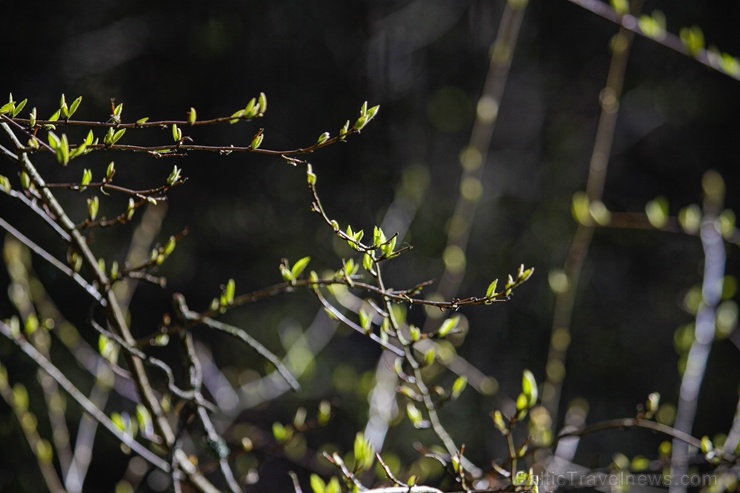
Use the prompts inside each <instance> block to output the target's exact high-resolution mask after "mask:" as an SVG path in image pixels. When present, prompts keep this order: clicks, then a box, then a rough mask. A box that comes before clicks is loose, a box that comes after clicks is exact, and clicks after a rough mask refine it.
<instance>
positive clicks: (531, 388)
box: [522, 370, 538, 409]
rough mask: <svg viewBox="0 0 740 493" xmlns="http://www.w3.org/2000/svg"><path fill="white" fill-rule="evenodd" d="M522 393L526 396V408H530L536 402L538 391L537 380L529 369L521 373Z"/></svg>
mask: <svg viewBox="0 0 740 493" xmlns="http://www.w3.org/2000/svg"><path fill="white" fill-rule="evenodd" d="M522 394H523V395H524V396H525V397H526V398H527V408H528V409H531V408H533V407H534V406H535V404H537V398H538V391H537V381H536V380H535V378H534V374H532V372H531V371H529V370H524V373H523V374H522Z"/></svg>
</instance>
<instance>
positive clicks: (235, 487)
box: [182, 331, 241, 493]
mask: <svg viewBox="0 0 740 493" xmlns="http://www.w3.org/2000/svg"><path fill="white" fill-rule="evenodd" d="M182 341H183V345H184V347H185V355H186V365H187V366H188V369H189V374H190V385H191V386H192V389H193V392H194V393H195V395H196V396H197V397H198V398H197V399H196V404H195V405H196V407H197V413H198V418H199V419H200V422H201V424H202V425H203V429H204V430H205V432H206V436H207V437H208V442H209V443H210V444H211V447H212V449H213V450H214V452H215V453H216V454H217V456H218V464H219V467H220V468H221V474H222V475H223V477H224V480H226V484H227V485H228V486H229V489H230V490H231V491H232V492H233V493H239V492H241V488H240V487H239V484H238V483H237V482H236V478H235V477H234V471H232V470H231V466H230V465H229V460H228V458H229V448H228V446H227V445H226V442H225V441H224V439H223V438H222V437H221V435H219V434H218V433H217V432H216V428H215V426H213V422H212V421H211V417H210V416H209V415H208V410H207V409H206V408H205V406H203V405H202V401H203V400H204V398H203V395H202V394H201V388H202V385H203V372H202V369H201V365H200V360H199V359H198V355H197V354H196V352H195V345H194V344H193V335H192V334H191V333H190V331H185V332H184V333H183V334H182Z"/></svg>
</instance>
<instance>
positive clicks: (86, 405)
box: [0, 321, 170, 472]
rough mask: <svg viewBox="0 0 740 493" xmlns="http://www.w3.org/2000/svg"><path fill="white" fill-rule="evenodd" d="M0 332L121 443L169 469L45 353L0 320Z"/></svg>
mask: <svg viewBox="0 0 740 493" xmlns="http://www.w3.org/2000/svg"><path fill="white" fill-rule="evenodd" d="M0 334H2V335H4V336H5V337H7V338H8V339H10V340H11V341H13V342H14V343H15V344H16V345H17V346H18V347H19V348H20V349H21V350H22V351H23V352H24V353H26V355H27V356H29V357H30V358H31V359H32V360H33V361H34V363H36V364H37V365H38V366H39V367H40V368H42V369H43V370H44V371H45V372H46V373H47V374H48V375H49V376H50V377H51V378H53V379H54V380H55V381H56V382H57V383H58V384H59V385H60V386H61V387H62V388H63V389H64V390H65V391H67V393H68V394H69V395H70V397H72V399H74V400H75V402H77V403H78V404H79V405H80V406H82V408H83V409H84V410H85V412H87V413H88V414H90V416H92V417H93V418H95V420H97V421H98V422H99V423H100V424H101V425H103V426H104V427H105V428H106V429H107V430H108V431H110V432H111V433H112V434H113V435H114V436H115V437H116V438H117V439H118V440H119V441H120V442H121V443H123V444H124V445H126V446H128V447H129V448H131V450H133V451H134V452H136V453H137V454H139V455H140V456H141V457H142V458H143V459H145V460H146V461H147V462H149V463H150V464H152V465H153V466H155V467H157V468H158V469H161V470H162V471H165V472H167V471H169V470H170V465H169V464H168V463H167V462H166V461H164V460H163V459H162V458H160V457H159V456H157V455H155V454H153V453H152V452H150V451H149V449H147V448H146V447H144V446H143V445H141V444H140V443H139V442H137V441H136V440H134V439H133V438H132V437H131V436H130V435H128V434H126V433H124V432H122V431H121V430H119V429H118V428H117V427H116V425H115V424H113V422H112V421H111V420H110V418H109V417H108V416H106V414H105V413H104V412H103V411H101V410H100V409H98V407H96V406H95V404H93V403H92V402H91V401H90V400H89V399H88V398H87V397H85V395H84V394H83V393H82V392H80V390H79V389H78V388H77V387H75V385H74V384H73V383H72V382H71V381H70V380H69V379H68V378H67V377H66V376H64V374H63V373H62V372H61V371H60V370H59V369H58V368H57V367H56V366H54V364H53V363H52V362H51V361H49V360H48V359H46V358H45V357H44V355H42V354H41V353H39V352H38V350H36V348H35V347H33V345H31V343H29V342H28V341H27V340H25V339H23V338H22V337H21V336H20V334H17V335H16V334H13V330H12V329H11V328H10V327H9V326H8V325H6V324H5V322H3V321H0Z"/></svg>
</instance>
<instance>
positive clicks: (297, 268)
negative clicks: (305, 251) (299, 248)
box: [290, 257, 311, 279]
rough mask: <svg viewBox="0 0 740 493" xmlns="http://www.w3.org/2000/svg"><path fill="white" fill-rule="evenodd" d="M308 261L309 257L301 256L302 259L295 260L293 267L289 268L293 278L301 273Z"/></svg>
mask: <svg viewBox="0 0 740 493" xmlns="http://www.w3.org/2000/svg"><path fill="white" fill-rule="evenodd" d="M310 261H311V257H303V258H302V259H299V260H297V261H296V263H295V264H293V268H292V269H291V270H290V272H291V274H293V278H294V279H298V277H299V276H300V275H301V274H302V273H303V271H304V270H305V268H306V266H308V263H309V262H310Z"/></svg>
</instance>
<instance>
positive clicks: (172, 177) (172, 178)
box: [167, 165, 181, 186]
mask: <svg viewBox="0 0 740 493" xmlns="http://www.w3.org/2000/svg"><path fill="white" fill-rule="evenodd" d="M180 171H181V170H180V168H178V167H177V165H175V166H173V167H172V171H170V174H169V176H168V177H167V185H169V186H172V185H174V184H175V183H177V182H178V181H179V180H180Z"/></svg>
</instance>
